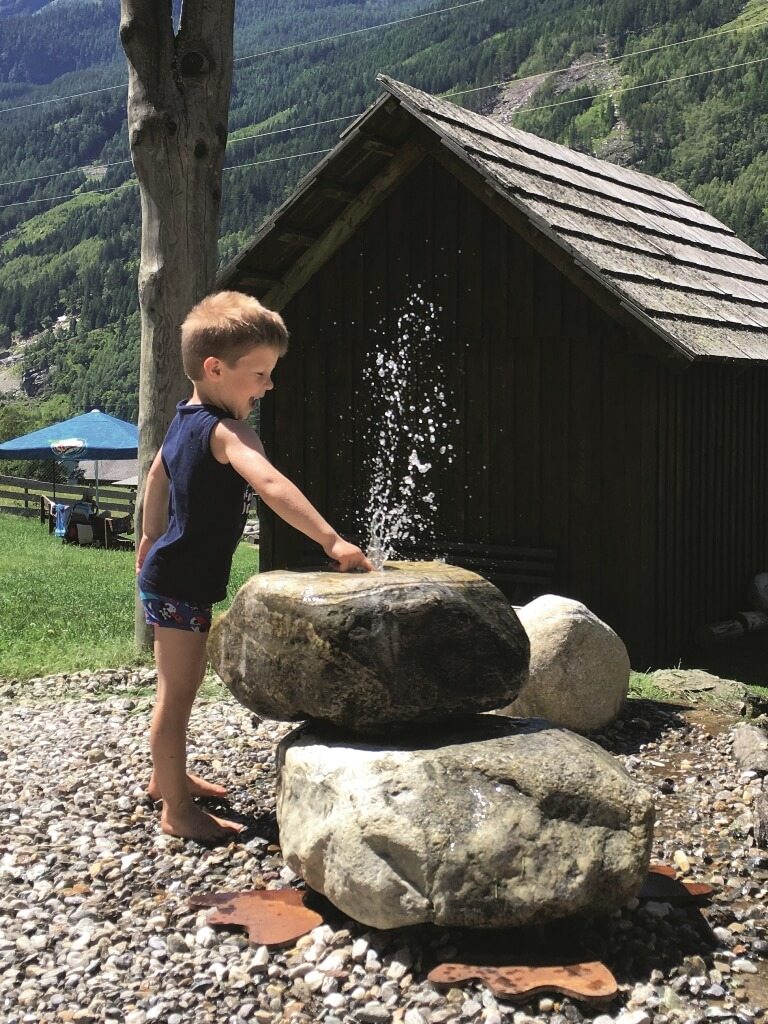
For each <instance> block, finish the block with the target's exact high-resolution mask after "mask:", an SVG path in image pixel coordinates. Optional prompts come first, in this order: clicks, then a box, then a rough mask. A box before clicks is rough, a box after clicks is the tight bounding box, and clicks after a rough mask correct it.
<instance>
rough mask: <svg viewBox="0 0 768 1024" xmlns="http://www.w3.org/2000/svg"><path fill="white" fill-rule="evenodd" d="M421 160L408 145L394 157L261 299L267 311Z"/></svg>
mask: <svg viewBox="0 0 768 1024" xmlns="http://www.w3.org/2000/svg"><path fill="white" fill-rule="evenodd" d="M422 158H423V152H422V150H421V149H420V148H419V147H418V146H416V145H414V144H412V143H410V144H407V145H405V146H403V148H402V149H401V150H400V152H399V153H398V154H397V155H396V156H395V157H393V158H392V159H391V160H390V162H389V163H388V164H387V166H386V167H385V168H384V169H383V170H382V171H381V172H380V173H379V174H378V175H377V176H376V177H375V178H374V179H373V180H372V181H371V182H370V183H369V184H368V185H367V186H366V187H365V188H364V189H363V190H362V192H360V194H359V195H358V196H357V198H356V199H355V200H354V201H353V202H352V203H350V204H349V206H348V207H347V208H346V210H344V211H343V213H341V214H340V215H339V217H337V218H336V220H334V221H333V223H332V224H331V225H330V226H329V227H328V228H327V229H326V230H325V231H324V232H323V233H322V235H321V236H320V237H319V238H318V240H317V242H316V243H315V244H314V245H313V246H312V247H311V248H310V249H309V250H308V251H307V252H306V253H304V254H303V255H302V256H300V257H299V258H298V259H297V260H296V262H295V263H294V264H293V266H292V267H291V269H290V270H289V271H288V273H287V274H285V276H284V278H283V280H282V281H281V282H280V284H278V285H277V286H276V287H275V288H273V289H271V290H270V291H269V292H268V293H267V295H266V296H265V298H264V302H265V304H266V305H267V306H269V307H270V309H277V310H281V309H282V308H283V307H284V306H285V305H286V303H287V302H288V301H289V300H290V298H291V297H292V296H293V295H295V294H296V293H297V292H298V291H299V289H300V288H302V287H303V286H304V285H305V284H306V283H307V281H309V279H310V278H311V277H312V276H313V275H314V274H315V273H316V272H317V271H318V270H319V269H320V267H321V266H322V265H323V264H324V263H325V262H326V261H327V260H329V259H330V257H331V256H332V255H333V254H334V253H335V252H336V251H337V250H338V249H339V248H340V246H342V245H343V244H344V242H346V241H347V239H348V238H351V237H352V235H353V234H354V232H355V231H356V230H357V228H358V227H359V226H360V225H361V224H362V223H364V221H365V220H367V218H368V217H370V215H371V214H372V213H373V211H374V210H375V209H376V207H377V206H379V204H380V203H382V202H383V201H384V199H386V197H387V196H388V195H389V193H390V192H391V191H392V189H394V188H395V186H396V185H397V184H398V182H399V181H400V180H401V179H402V178H403V177H404V176H405V175H407V174H409V173H410V172H411V171H412V170H413V168H414V167H416V165H417V164H418V163H419V161H420V160H422Z"/></svg>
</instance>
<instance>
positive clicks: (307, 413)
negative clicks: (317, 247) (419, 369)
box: [296, 255, 339, 557]
mask: <svg viewBox="0 0 768 1024" xmlns="http://www.w3.org/2000/svg"><path fill="white" fill-rule="evenodd" d="M338 278H339V263H338V255H337V258H335V259H334V260H332V261H331V262H330V263H327V264H326V265H325V266H324V267H323V268H322V270H321V271H320V272H319V273H318V274H317V276H316V277H315V278H314V280H313V281H312V283H311V286H310V287H309V288H308V289H307V297H308V300H309V302H308V308H311V309H312V320H313V322H314V323H313V328H312V336H311V340H310V339H307V341H306V342H305V344H304V346H303V351H302V355H303V360H302V363H303V367H302V368H303V371H304V382H303V387H302V389H301V395H300V396H299V395H296V398H297V399H298V400H299V401H300V402H301V406H302V420H303V429H302V437H301V440H302V442H303V444H302V448H303V457H302V461H303V465H304V476H303V489H304V493H305V494H306V495H307V497H308V498H309V500H310V501H311V502H312V504H313V505H314V506H315V507H316V508H317V509H318V510H319V511H320V512H321V514H322V515H324V516H325V517H329V516H330V513H329V512H328V500H327V498H328V495H327V492H326V485H327V482H328V446H329V444H330V443H332V442H331V438H332V435H333V430H334V427H335V426H336V424H333V425H331V424H330V423H329V422H328V414H327V400H328V391H329V389H331V388H333V387H335V380H334V372H333V362H335V360H334V356H333V355H332V348H337V347H338V298H337V297H338ZM296 440H297V441H298V438H296ZM319 556H320V553H319V552H318V557H319Z"/></svg>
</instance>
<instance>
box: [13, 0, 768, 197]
mask: <svg viewBox="0 0 768 1024" xmlns="http://www.w3.org/2000/svg"><path fill="white" fill-rule="evenodd" d="M459 6H460V7H467V6H469V4H459ZM445 10H454V8H443V11H445ZM430 13H442V12H430ZM424 16H425V15H416V17H424ZM403 20H412V19H403ZM392 24H394V23H392ZM378 27H381V26H378ZM765 27H766V26H764V25H759V26H757V28H758V30H759V29H762V28H765ZM743 29H744V26H737V27H736V28H730V29H724V30H723V31H722V32H710V33H707V34H705V35H700V36H692V37H691V38H689V39H679V40H678V41H677V42H675V43H663V44H662V45H660V46H652V47H650V48H648V49H645V50H635V51H633V52H632V53H624V54H619V55H617V56H616V57H604V58H601V59H600V60H595V61H590V62H589V63H587V64H579V65H577V67H576V70H579V71H583V70H585V69H587V68H593V67H599V66H602V65H604V64H612V63H615V62H618V61H620V60H626V59H627V58H629V57H638V56H642V55H645V54H649V53H658V52H659V50H668V49H670V48H671V47H674V46H684V45H686V44H688V43H696V42H700V41H701V40H705V39H716V38H717V37H718V36H725V35H729V34H731V33H733V32H740V31H742V30H743ZM354 31H355V32H358V31H368V29H355V30H354ZM329 38H337V37H329ZM294 45H304V44H294ZM265 52H272V51H265ZM253 56H257V55H256V54H254V55H253ZM745 63H747V64H748V63H760V61H759V60H758V61H752V62H750V61H747V62H745ZM740 66H741V65H738V64H733V65H729V67H740ZM572 70H574V68H573V66H572V65H569V66H568V67H562V68H555V69H554V70H552V71H541V72H538V73H536V74H534V75H526V76H525V77H523V78H511V79H508V80H506V81H504V82H495V83H493V84H492V85H481V86H477V87H475V88H472V89H458V90H454V91H452V92H447V93H443V94H442V97H443V98H447V97H450V96H464V95H467V94H469V93H474V92H482V91H483V90H485V89H498V88H501V87H503V86H505V85H512V84H518V83H520V82H529V81H533V80H534V79H537V78H546V77H549V76H551V75H559V74H563V73H564V72H566V71H572ZM721 70H725V69H724V68H714V69H712V70H711V71H702V72H697V73H696V74H698V75H702V74H711V73H712V72H713V71H721ZM683 77H696V75H690V76H683ZM667 81H682V78H680V79H664V80H663V81H660V82H651V83H648V84H649V85H662V84H664V83H665V82H667ZM644 87H645V86H644V85H640V86H629V87H627V88H626V89H613V90H611V91H610V94H611V95H613V94H615V93H618V92H627V91H631V90H632V89H638V88H644ZM604 95H609V93H596V94H595V96H594V97H586V96H584V97H579V98H578V99H592V98H598V97H600V96H604ZM576 102H578V100H577V99H571V100H563V101H562V104H568V103H576ZM558 105H560V104H557V103H552V104H549V105H548V106H558ZM6 109H10V108H6ZM545 109H547V107H546V106H540V107H525V108H521V110H520V111H515V114H518V113H522V112H523V110H526V111H528V110H545ZM0 113H2V110H0ZM361 113H364V111H358V113H356V114H345V115H343V116H341V117H331V118H326V119H325V120H322V121H311V122H308V123H307V124H296V125H290V126H289V127H287V128H276V129H274V130H272V131H268V132H257V133H256V134H255V135H243V136H241V137H240V138H238V139H229V141H228V142H227V145H228V146H234V145H237V143H239V142H247V141H249V140H252V139H261V138H266V137H268V136H272V135H283V134H286V133H287V132H297V131H301V130H302V129H304V128H317V127H318V126H321V125H326V124H336V123H338V122H339V121H351V120H353V119H354V118H356V117H359V116H360V114H361ZM95 163H97V164H98V161H96V162H95ZM128 163H131V161H130V159H127V160H116V161H114V162H112V163H108V164H98V165H99V166H101V167H117V166H119V165H120V164H128ZM92 166H94V164H84V165H83V166H81V167H73V168H71V169H70V170H68V171H54V172H52V173H51V174H41V175H38V176H36V177H34V178H17V179H15V180H14V181H0V188H3V187H4V186H6V185H22V184H26V183H27V182H32V181H42V180H44V179H46V178H55V177H59V176H61V175H64V174H71V173H72V172H73V171H85V170H87V169H88V168H89V167H92ZM0 209H3V207H0Z"/></svg>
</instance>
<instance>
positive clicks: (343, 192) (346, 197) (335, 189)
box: [318, 179, 357, 203]
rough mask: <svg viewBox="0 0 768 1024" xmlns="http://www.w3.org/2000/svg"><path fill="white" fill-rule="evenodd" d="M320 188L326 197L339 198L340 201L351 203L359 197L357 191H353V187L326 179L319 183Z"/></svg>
mask: <svg viewBox="0 0 768 1024" xmlns="http://www.w3.org/2000/svg"><path fill="white" fill-rule="evenodd" d="M318 189H319V191H320V193H321V194H322V195H323V196H324V197H326V198H328V199H335V200H338V202H340V203H351V202H352V201H353V200H354V199H355V198H356V197H357V192H353V191H352V189H349V188H345V186H343V185H340V184H339V183H338V182H333V181H328V180H325V179H324V180H323V181H321V182H320V183H319V185H318Z"/></svg>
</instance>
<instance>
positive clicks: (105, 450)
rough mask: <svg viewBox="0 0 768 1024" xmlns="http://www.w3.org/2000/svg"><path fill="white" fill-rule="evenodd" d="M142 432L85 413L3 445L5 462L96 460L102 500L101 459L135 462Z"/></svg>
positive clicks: (109, 418)
mask: <svg viewBox="0 0 768 1024" xmlns="http://www.w3.org/2000/svg"><path fill="white" fill-rule="evenodd" d="M138 450H139V431H138V428H137V427H136V426H135V425H134V424H133V423H128V422H127V420H119V419H117V417H115V416H110V415H108V413H105V412H99V410H98V409H94V410H93V412H86V413H83V414H82V415H80V416H73V417H72V418H71V419H69V420H62V421H61V422H60V423H52V424H51V425H50V426H49V427H42V428H41V429H40V430H33V431H32V433H31V434H24V435H23V436H22V437H15V438H13V440H11V441H4V442H3V443H2V444H0V458H5V459H61V460H62V461H64V460H69V461H75V460H77V459H85V458H88V459H93V460H95V462H96V500H97V501H98V500H99V466H98V462H99V459H135V458H136V456H137V454H138ZM54 486H55V485H54Z"/></svg>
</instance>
